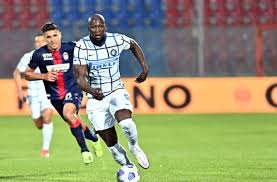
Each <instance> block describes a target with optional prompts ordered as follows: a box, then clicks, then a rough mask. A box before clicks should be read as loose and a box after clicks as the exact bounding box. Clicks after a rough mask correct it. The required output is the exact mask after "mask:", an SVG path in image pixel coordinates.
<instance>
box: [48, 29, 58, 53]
mask: <svg viewBox="0 0 277 182" xmlns="http://www.w3.org/2000/svg"><path fill="white" fill-rule="evenodd" d="M61 37H62V36H61V32H60V31H59V30H50V31H47V32H45V33H44V38H45V41H46V43H47V47H48V48H49V49H50V50H52V51H55V50H58V49H59V48H60V47H61Z"/></svg>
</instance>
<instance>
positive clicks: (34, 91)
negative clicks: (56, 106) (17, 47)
mask: <svg viewBox="0 0 277 182" xmlns="http://www.w3.org/2000/svg"><path fill="white" fill-rule="evenodd" d="M45 44H46V42H45V40H44V36H43V35H42V34H37V35H36V36H35V48H36V49H38V48H40V47H41V46H44V45H45ZM34 51H35V50H33V51H31V52H28V53H26V54H24V56H23V57H22V58H21V59H20V61H19V63H18V64H17V67H16V68H15V70H14V72H13V77H14V80H15V84H16V91H17V97H18V100H19V103H20V105H22V103H24V102H25V98H24V95H23V90H22V81H21V73H24V72H25V70H26V69H27V67H28V64H29V63H30V60H31V57H32V55H33V53H34ZM35 72H36V73H40V71H39V69H36V70H35ZM27 98H28V101H29V107H30V110H31V115H32V118H33V121H34V123H35V125H36V127H37V128H38V129H40V130H42V149H41V151H40V155H41V156H42V157H45V158H48V157H49V156H50V153H49V148H50V144H51V139H52V134H53V122H52V120H51V119H52V105H51V103H50V101H49V100H48V98H47V95H46V92H45V88H44V85H43V82H42V81H40V80H39V81H34V82H29V83H28V95H27ZM20 107H21V106H20ZM20 109H21V108H20Z"/></svg>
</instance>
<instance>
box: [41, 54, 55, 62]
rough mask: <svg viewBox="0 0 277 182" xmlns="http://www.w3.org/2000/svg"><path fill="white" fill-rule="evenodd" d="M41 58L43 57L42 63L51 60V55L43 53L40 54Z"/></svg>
mask: <svg viewBox="0 0 277 182" xmlns="http://www.w3.org/2000/svg"><path fill="white" fill-rule="evenodd" d="M42 57H43V61H49V60H53V57H52V54H51V53H44V54H42Z"/></svg>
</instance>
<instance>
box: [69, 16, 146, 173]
mask: <svg viewBox="0 0 277 182" xmlns="http://www.w3.org/2000/svg"><path fill="white" fill-rule="evenodd" d="M88 30H89V32H90V35H88V36H85V37H83V38H82V39H81V40H79V41H78V42H77V43H76V47H75V49H74V69H75V77H76V80H77V83H78V84H79V85H80V87H81V88H82V90H83V91H85V92H87V93H89V94H91V96H90V97H89V99H88V102H87V106H86V109H87V113H88V117H89V120H90V121H91V122H92V124H93V127H94V128H95V130H96V131H97V133H98V134H99V135H100V136H101V137H102V138H103V140H104V141H105V143H106V145H107V146H108V148H109V150H110V152H111V153H112V155H113V157H114V159H115V161H116V162H118V163H119V164H120V165H125V164H130V161H129V159H128V158H127V155H126V151H125V149H124V148H123V147H122V146H121V145H120V143H119V142H118V138H117V134H116V130H115V127H114V125H115V123H116V121H117V122H118V123H119V126H120V127H121V129H122V131H123V133H124V135H125V136H126V137H127V139H128V146H129V149H130V151H131V153H132V154H133V155H134V157H135V158H136V159H137V161H138V163H139V165H140V166H141V167H142V168H144V169H147V168H149V161H148V158H147V156H146V155H145V153H144V152H143V151H142V149H141V148H140V147H139V145H138V134H137V128H136V124H135V123H134V121H133V119H132V110H133V107H132V104H131V102H130V99H129V94H128V92H127V91H126V90H125V89H124V86H123V83H122V82H121V79H120V72H119V56H120V54H121V52H122V51H123V50H131V51H132V53H133V54H134V55H135V57H136V58H137V59H138V61H139V63H140V65H141V67H142V70H143V71H142V73H140V75H139V76H138V77H137V78H136V82H138V83H141V82H143V81H145V80H146V77H147V75H148V67H147V65H146V63H145V59H144V55H143V52H142V50H141V48H140V47H139V45H138V44H137V43H136V41H135V40H133V39H131V38H129V37H127V36H125V35H121V34H116V33H107V32H106V25H105V19H104V17H103V16H102V15H100V14H95V15H93V16H91V17H90V18H89V19H88ZM87 76H89V79H88V81H87V79H86V77H87ZM97 88H100V91H99V93H98V96H97V95H96V94H95V89H97Z"/></svg>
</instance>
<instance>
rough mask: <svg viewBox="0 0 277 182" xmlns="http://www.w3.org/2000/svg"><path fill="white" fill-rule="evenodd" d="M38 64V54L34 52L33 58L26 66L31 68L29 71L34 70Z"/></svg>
mask: <svg viewBox="0 0 277 182" xmlns="http://www.w3.org/2000/svg"><path fill="white" fill-rule="evenodd" d="M39 62H40V56H39V54H38V52H37V51H35V52H34V53H33V56H32V58H31V61H30V63H29V64H28V66H29V67H30V68H31V69H36V68H37V67H38V66H39Z"/></svg>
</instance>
